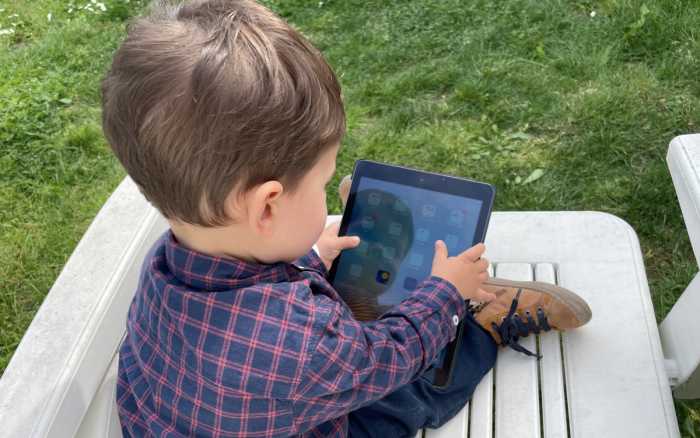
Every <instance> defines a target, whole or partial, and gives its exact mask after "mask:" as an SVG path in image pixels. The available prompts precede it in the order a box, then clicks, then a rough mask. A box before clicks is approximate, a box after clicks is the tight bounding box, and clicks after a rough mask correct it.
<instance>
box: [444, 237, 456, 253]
mask: <svg viewBox="0 0 700 438" xmlns="http://www.w3.org/2000/svg"><path fill="white" fill-rule="evenodd" d="M458 242H459V237H457V236H455V235H454V234H448V235H447V236H445V245H447V249H451V250H453V251H455V249H456V248H457V243H458Z"/></svg>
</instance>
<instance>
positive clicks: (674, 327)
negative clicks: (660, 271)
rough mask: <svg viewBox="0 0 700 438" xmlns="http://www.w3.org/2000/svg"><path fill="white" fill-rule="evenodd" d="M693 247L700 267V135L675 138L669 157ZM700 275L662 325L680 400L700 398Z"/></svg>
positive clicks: (661, 331)
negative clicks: (699, 339) (699, 312)
mask: <svg viewBox="0 0 700 438" xmlns="http://www.w3.org/2000/svg"><path fill="white" fill-rule="evenodd" d="M666 160H667V162H668V167H669V170H670V172H671V178H672V179H673V185H674V186H675V188H676V195H677V196H678V202H679V203H680V206H681V211H682V213H683V219H684V221H685V225H686V229H687V230H688V236H689V237H690V244H691V245H692V247H693V252H694V254H695V259H696V261H697V263H698V265H700V134H692V135H682V136H679V137H676V138H674V139H673V140H672V141H671V144H670V146H669V148H668V154H667V156H666ZM698 309H700V276H698V275H697V274H696V276H695V278H694V279H693V280H692V281H691V283H690V285H689V286H688V287H687V288H686V290H685V291H684V292H683V294H682V295H681V296H680V298H679V299H678V301H676V303H675V304H674V306H673V308H672V309H671V311H670V312H669V313H668V315H667V316H666V318H665V319H664V320H663V322H662V323H661V325H660V326H659V332H660V335H661V343H662V346H663V349H664V354H665V355H666V357H667V358H668V359H669V360H670V361H671V363H672V364H673V368H674V369H676V370H677V376H676V379H677V380H676V381H675V382H673V381H672V384H674V385H677V386H676V387H675V389H674V395H675V396H676V397H677V398H699V397H700V369H699V365H700V343H699V342H698V340H697V334H698V333H700V319H699V318H697V313H698Z"/></svg>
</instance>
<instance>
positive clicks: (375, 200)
mask: <svg viewBox="0 0 700 438" xmlns="http://www.w3.org/2000/svg"><path fill="white" fill-rule="evenodd" d="M367 203H368V204H369V205H375V206H376V205H379V204H381V203H382V195H380V194H379V193H370V194H369V197H368V198H367Z"/></svg>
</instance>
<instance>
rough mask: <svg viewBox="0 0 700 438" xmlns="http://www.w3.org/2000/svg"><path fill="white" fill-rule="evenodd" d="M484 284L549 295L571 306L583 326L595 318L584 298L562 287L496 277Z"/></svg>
mask: <svg viewBox="0 0 700 438" xmlns="http://www.w3.org/2000/svg"><path fill="white" fill-rule="evenodd" d="M484 284H490V285H494V286H503V287H514V288H523V289H532V290H535V291H537V292H541V293H544V294H546V295H549V296H550V297H552V298H553V299H555V300H557V301H561V302H564V303H566V305H567V306H569V308H570V309H571V311H572V312H573V313H574V316H576V318H577V319H578V320H579V321H580V322H581V325H584V324H586V323H587V322H588V321H590V320H591V317H592V316H593V313H592V312H591V308H590V307H589V306H588V303H586V302H585V301H584V300H583V298H581V297H580V296H578V295H577V294H575V293H574V292H572V291H570V290H568V289H565V288H563V287H561V286H556V285H554V284H549V283H542V282H541V281H514V280H506V279H504V278H496V277H491V278H489V279H488V280H486V281H485V282H484Z"/></svg>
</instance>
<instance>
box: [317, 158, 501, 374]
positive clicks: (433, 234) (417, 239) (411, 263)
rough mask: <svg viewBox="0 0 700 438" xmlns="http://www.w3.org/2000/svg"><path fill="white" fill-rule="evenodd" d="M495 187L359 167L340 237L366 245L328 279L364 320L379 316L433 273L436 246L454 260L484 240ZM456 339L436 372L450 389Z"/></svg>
mask: <svg viewBox="0 0 700 438" xmlns="http://www.w3.org/2000/svg"><path fill="white" fill-rule="evenodd" d="M494 196H495V188H494V186H492V185H490V184H487V183H483V182H478V181H473V180H469V179H466V178H458V177H454V176H448V175H442V174H437V173H431V172H425V171H420V170H415V169H410V168H406V167H400V166H394V165H389V164H382V163H377V162H373V161H368V160H359V161H357V162H356V163H355V169H354V171H353V177H352V185H351V188H350V194H349V196H348V201H347V205H346V208H345V211H344V214H343V219H342V222H341V225H340V231H339V235H341V236H342V235H352V236H359V237H360V239H361V243H360V245H359V246H357V247H356V248H353V249H349V250H345V251H343V252H341V254H340V255H339V256H338V257H337V258H336V259H335V261H334V262H333V266H332V267H331V270H330V272H329V277H328V278H329V281H330V282H331V283H332V284H333V287H334V288H335V289H336V290H337V291H338V292H339V294H340V295H341V297H342V298H343V299H344V300H345V302H346V303H347V304H348V305H349V307H350V308H351V309H352V311H353V315H354V316H355V318H357V319H359V320H363V321H368V320H373V319H376V318H378V317H379V316H380V315H381V314H382V313H384V312H385V311H386V310H388V309H389V308H391V307H392V306H394V305H396V304H398V303H400V302H401V301H402V300H403V299H405V298H406V297H407V296H408V295H409V294H410V293H411V292H412V291H413V290H415V289H416V288H417V286H418V285H419V284H420V283H421V282H422V281H423V280H425V279H426V278H428V277H429V276H430V272H431V268H432V261H433V255H434V251H435V241H436V240H438V239H441V240H443V241H444V242H445V243H446V244H447V249H448V253H449V255H450V256H454V255H456V254H459V253H461V252H463V251H465V250H466V249H468V248H471V247H472V246H474V245H475V244H477V243H479V242H483V241H484V239H485V237H486V229H487V227H488V223H489V218H490V216H491V209H492V206H493V200H494ZM461 331H462V325H461V324H460V327H459V332H458V335H459V336H458V337H457V338H455V340H454V341H453V342H451V343H450V344H449V345H448V347H447V348H445V349H444V350H443V351H442V352H441V354H440V357H439V358H438V359H437V360H436V362H435V363H434V367H433V368H431V378H432V381H433V384H434V385H436V386H446V385H447V384H448V382H449V378H450V375H451V369H452V357H453V356H454V354H455V350H456V347H457V345H458V344H459V339H460V338H461Z"/></svg>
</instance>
